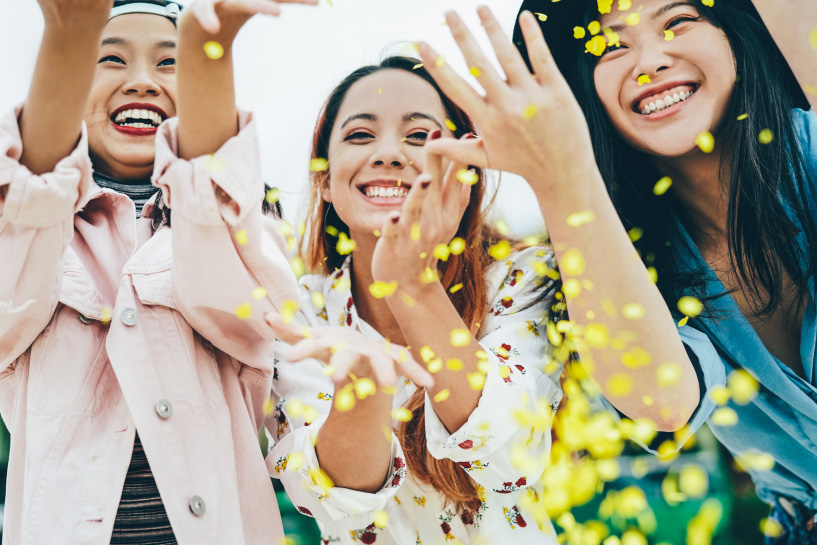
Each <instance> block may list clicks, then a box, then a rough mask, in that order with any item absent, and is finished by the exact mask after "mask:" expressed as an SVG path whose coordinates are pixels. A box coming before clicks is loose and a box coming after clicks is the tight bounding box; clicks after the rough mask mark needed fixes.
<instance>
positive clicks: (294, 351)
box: [287, 336, 346, 363]
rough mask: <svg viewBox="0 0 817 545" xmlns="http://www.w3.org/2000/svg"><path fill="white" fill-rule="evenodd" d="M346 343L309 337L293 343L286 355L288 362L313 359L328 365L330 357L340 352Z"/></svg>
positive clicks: (329, 338) (334, 339) (328, 338)
mask: <svg viewBox="0 0 817 545" xmlns="http://www.w3.org/2000/svg"><path fill="white" fill-rule="evenodd" d="M345 347H346V343H344V342H343V341H338V340H337V339H336V338H332V337H319V336H316V337H309V338H305V339H302V340H300V341H298V342H297V343H295V344H294V345H293V346H292V348H290V349H289V352H288V353H287V359H288V360H289V361H301V360H305V359H306V358H315V359H316V360H321V361H322V362H324V363H329V360H330V359H331V358H332V355H333V354H335V353H337V352H342V351H343V349H344V348H345Z"/></svg>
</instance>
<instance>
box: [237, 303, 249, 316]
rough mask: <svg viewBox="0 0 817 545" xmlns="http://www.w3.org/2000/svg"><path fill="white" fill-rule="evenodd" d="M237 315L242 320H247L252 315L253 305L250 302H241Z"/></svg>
mask: <svg viewBox="0 0 817 545" xmlns="http://www.w3.org/2000/svg"><path fill="white" fill-rule="evenodd" d="M235 315H236V316H238V318H239V319H240V320H246V319H247V318H249V317H250V316H251V315H252V306H251V305H250V304H249V303H241V304H240V305H238V306H237V307H236V309H235Z"/></svg>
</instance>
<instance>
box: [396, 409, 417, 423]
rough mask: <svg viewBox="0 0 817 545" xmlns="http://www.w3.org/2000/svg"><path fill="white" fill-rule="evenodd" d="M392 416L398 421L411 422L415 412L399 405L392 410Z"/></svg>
mask: <svg viewBox="0 0 817 545" xmlns="http://www.w3.org/2000/svg"><path fill="white" fill-rule="evenodd" d="M391 417H392V418H393V419H394V420H397V421H398V422H410V421H411V419H412V418H413V417H414V414H413V413H412V412H411V411H410V410H408V409H406V408H405V407H398V408H397V409H394V410H393V411H392V412H391Z"/></svg>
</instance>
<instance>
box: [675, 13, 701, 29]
mask: <svg viewBox="0 0 817 545" xmlns="http://www.w3.org/2000/svg"><path fill="white" fill-rule="evenodd" d="M700 20H701V16H700V15H699V16H697V17H690V16H689V15H681V16H680V17H676V18H675V19H673V20H671V21H670V22H669V23H667V28H668V29H669V28H673V27H676V26H678V25H680V24H681V23H694V22H696V21H700Z"/></svg>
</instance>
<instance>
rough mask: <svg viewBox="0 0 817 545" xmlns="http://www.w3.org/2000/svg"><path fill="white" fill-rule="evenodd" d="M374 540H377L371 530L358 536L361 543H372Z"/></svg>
mask: <svg viewBox="0 0 817 545" xmlns="http://www.w3.org/2000/svg"><path fill="white" fill-rule="evenodd" d="M375 541H377V534H374V533H372V532H364V533H363V534H361V536H360V542H361V543H366V544H369V543H374V542H375Z"/></svg>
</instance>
